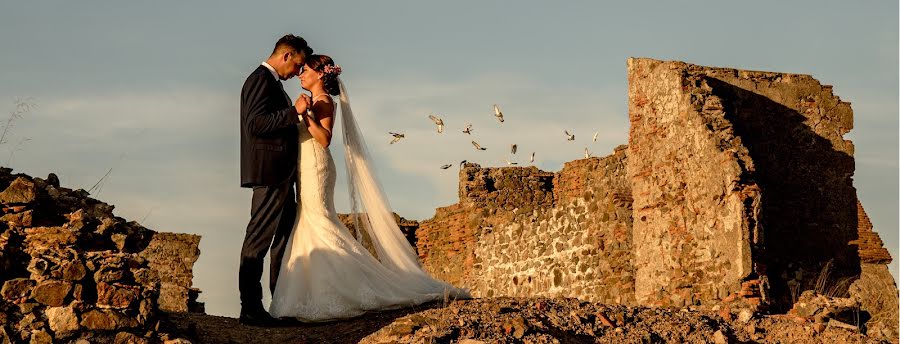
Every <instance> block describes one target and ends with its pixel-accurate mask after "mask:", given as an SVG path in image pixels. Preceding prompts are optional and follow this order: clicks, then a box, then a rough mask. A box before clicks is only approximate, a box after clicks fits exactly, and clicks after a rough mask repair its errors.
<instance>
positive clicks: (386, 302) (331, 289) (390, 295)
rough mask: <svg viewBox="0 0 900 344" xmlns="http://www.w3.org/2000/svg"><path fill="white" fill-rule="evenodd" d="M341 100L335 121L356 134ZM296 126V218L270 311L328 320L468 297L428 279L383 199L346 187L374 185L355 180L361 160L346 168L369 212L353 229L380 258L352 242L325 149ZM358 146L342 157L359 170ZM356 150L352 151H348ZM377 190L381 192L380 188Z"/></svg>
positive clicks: (360, 154)
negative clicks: (340, 211) (363, 234)
mask: <svg viewBox="0 0 900 344" xmlns="http://www.w3.org/2000/svg"><path fill="white" fill-rule="evenodd" d="M342 88H343V85H342ZM342 91H344V92H346V90H343V89H342ZM345 97H346V95H345V94H344V95H342V96H341V100H342V104H341V105H342V111H341V117H342V118H340V119H339V120H341V121H348V115H349V116H351V117H350V118H349V122H350V124H351V125H352V127H353V128H349V131H350V133H349V134H351V135H352V134H354V133H355V134H358V132H355V131H356V130H357V129H356V128H355V122H354V121H353V119H352V112H350V111H349V103H347V102H346V98H345ZM345 103H346V105H347V106H346V107H344V105H345ZM348 112H349V113H348ZM335 117H337V116H335ZM344 129H345V133H344V138H345V141H347V140H348V139H349V140H350V141H353V140H354V139H358V140H361V137H356V138H354V137H352V136H351V137H348V133H347V132H346V131H348V125H347V124H346V123H345V124H344ZM298 130H299V131H300V152H299V158H298V160H299V161H298V174H299V176H298V185H299V186H298V189H299V192H298V211H297V220H296V222H295V224H294V229H293V231H292V233H291V237H290V239H289V241H288V246H287V249H286V251H285V255H284V259H283V260H282V263H281V271H280V273H279V277H278V281H277V283H276V286H275V292H274V294H273V295H272V303H271V305H270V307H269V313H270V314H271V315H272V316H275V317H294V318H297V319H298V320H300V321H305V322H317V321H328V320H334V319H343V318H350V317H355V316H358V315H360V314H363V313H365V312H367V311H371V310H386V309H395V308H401V307H407V306H413V305H418V304H421V303H424V302H427V301H432V300H441V299H443V298H445V297H449V298H456V299H459V298H470V297H471V296H470V294H469V293H468V292H467V291H466V290H463V289H459V288H456V287H453V286H452V285H449V284H447V283H446V282H443V281H440V280H437V279H434V278H432V277H431V276H429V275H428V274H427V273H426V272H425V271H423V270H422V269H421V266H420V265H419V263H418V261H417V258H416V256H415V251H414V250H413V248H412V246H410V244H409V243H408V242H407V241H406V239H405V237H404V236H403V234H402V233H401V232H400V230H399V228H398V227H397V225H396V223H395V222H394V219H393V217H391V218H390V219H389V220H386V221H385V220H384V218H386V216H380V215H385V214H384V212H385V211H386V210H385V209H388V210H389V209H390V208H389V206H388V205H387V204H386V203H387V202H386V200H384V199H381V200H378V202H376V204H374V205H371V204H369V203H371V200H369V201H370V202H368V203H367V201H366V200H365V198H366V195H367V193H371V191H372V190H359V189H357V188H354V187H352V186H354V185H355V186H356V187H362V188H367V189H371V188H372V187H373V186H372V185H368V184H366V183H365V181H362V182H360V181H359V180H358V179H359V178H358V177H359V175H360V173H359V172H360V171H362V172H364V173H362V174H370V173H371V171H369V170H368V168H369V165H368V161H364V163H363V165H365V166H364V167H363V168H364V169H365V170H359V169H357V170H355V171H354V170H352V169H351V171H349V172H350V174H351V179H354V176H356V177H357V178H356V184H354V181H353V180H351V184H352V185H351V193H356V190H359V192H360V193H361V194H362V195H361V196H362V198H363V199H364V200H362V203H363V204H364V205H365V206H366V208H367V209H366V210H368V214H369V215H368V216H364V217H362V219H363V220H364V221H365V223H359V222H357V225H356V226H355V227H357V228H360V227H362V228H363V229H366V230H368V234H369V237H371V239H372V240H371V241H372V244H373V245H374V246H375V247H374V249H375V251H376V254H377V256H378V257H379V258H376V257H375V256H373V254H372V253H370V252H369V251H368V250H367V249H366V247H365V246H363V244H362V243H361V242H360V241H357V239H356V238H354V236H353V234H352V233H351V232H350V230H348V228H347V227H346V226H344V225H343V224H342V223H341V221H340V220H339V219H338V216H337V212H336V211H335V208H334V187H335V179H336V178H335V177H336V176H335V164H334V160H333V159H332V157H331V152H330V150H329V149H328V148H325V147H323V146H322V145H321V144H319V142H318V141H316V140H315V139H314V138H313V137H312V136H311V135H310V133H309V131H308V130H307V129H306V127H305V126H303V125H302V124H301V125H300V127H299V128H298ZM346 144H347V143H346V142H345V145H346ZM361 144H362V151H359V150H358V148H356V147H347V148H348V153H349V154H351V155H354V158H355V159H357V160H356V161H355V162H349V160H350V157H348V162H349V163H350V164H352V165H354V166H357V167H359V166H358V165H359V163H360V161H359V160H360V159H367V158H368V154H367V153H366V152H365V149H364V147H365V146H364V143H361ZM354 149H357V151H355V152H354V151H353V150H354ZM362 177H365V176H362ZM370 177H372V178H373V179H372V180H371V181H370V182H371V183H370V184H374V187H377V182H374V176H370ZM375 191H378V195H380V188H378V190H375ZM378 195H375V196H378ZM381 203H383V204H381ZM382 206H383V208H382ZM373 208H378V209H373ZM376 212H378V214H376ZM391 215H393V214H391ZM359 233H360V232H357V236H356V237H361V236H360V235H359ZM400 239H402V243H401V242H400V241H399V240H400ZM404 246H405V247H404ZM379 259H380V260H379Z"/></svg>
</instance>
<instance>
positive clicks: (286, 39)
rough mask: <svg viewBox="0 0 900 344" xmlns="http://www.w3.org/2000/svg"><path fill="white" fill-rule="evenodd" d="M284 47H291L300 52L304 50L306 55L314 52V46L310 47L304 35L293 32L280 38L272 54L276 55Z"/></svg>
mask: <svg viewBox="0 0 900 344" xmlns="http://www.w3.org/2000/svg"><path fill="white" fill-rule="evenodd" d="M283 48H290V49H292V50H294V51H296V52H298V53H299V52H304V53H306V56H309V55H312V53H313V50H312V48H310V47H309V44H307V43H306V40H305V39H303V37H300V36H294V35H293V34H287V35H284V36H282V37H281V38H279V39H278V42H276V43H275V49H272V55H275V54H276V53H278V51H279V50H281V49H283Z"/></svg>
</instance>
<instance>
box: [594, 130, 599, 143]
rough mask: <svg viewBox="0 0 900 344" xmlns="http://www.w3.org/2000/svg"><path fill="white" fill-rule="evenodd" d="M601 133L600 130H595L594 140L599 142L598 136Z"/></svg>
mask: <svg viewBox="0 0 900 344" xmlns="http://www.w3.org/2000/svg"><path fill="white" fill-rule="evenodd" d="M598 135H600V132H599V131H597V132H594V142H597V136H598Z"/></svg>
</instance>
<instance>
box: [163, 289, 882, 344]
mask: <svg viewBox="0 0 900 344" xmlns="http://www.w3.org/2000/svg"><path fill="white" fill-rule="evenodd" d="M169 321H170V322H171V326H173V332H176V333H178V334H179V335H180V336H182V337H184V338H188V339H190V340H191V341H193V342H195V343H357V342H359V343H467V344H476V343H881V342H882V341H879V340H875V339H872V338H868V337H866V336H865V335H863V334H861V333H860V332H859V331H858V330H856V329H848V328H844V327H841V326H843V324H839V323H831V324H827V325H821V324H819V325H817V324H815V323H813V322H805V321H803V320H802V319H800V318H798V317H792V316H784V315H775V316H760V315H754V314H749V313H748V314H738V315H737V316H735V317H733V318H732V319H731V320H725V319H723V318H722V317H721V316H720V314H719V313H718V312H702V311H697V310H689V309H653V308H645V307H626V306H610V305H603V304H599V303H590V302H584V301H579V300H577V299H567V298H506V297H504V298H486V299H475V300H459V301H450V302H446V303H445V302H434V303H429V304H424V305H420V306H417V307H413V308H409V309H403V310H394V311H386V312H379V313H371V314H366V315H364V316H361V317H358V318H355V319H350V320H345V321H336V322H329V323H319V324H305V325H301V326H297V327H288V328H275V329H272V328H256V327H247V326H241V325H240V324H238V322H237V320H236V319H233V318H226V317H218V316H210V315H203V314H177V315H172V316H171V318H170V319H169ZM845 327H846V326H845Z"/></svg>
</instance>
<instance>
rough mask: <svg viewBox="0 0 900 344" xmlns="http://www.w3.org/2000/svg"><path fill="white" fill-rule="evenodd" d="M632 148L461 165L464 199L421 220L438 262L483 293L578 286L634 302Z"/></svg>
mask: <svg viewBox="0 0 900 344" xmlns="http://www.w3.org/2000/svg"><path fill="white" fill-rule="evenodd" d="M625 160H626V155H625V148H624V146H623V147H619V148H618V149H617V150H616V152H615V153H614V154H613V155H611V156H609V157H605V158H602V159H600V158H591V159H585V160H577V161H573V162H569V163H567V164H566V165H565V167H564V168H563V170H562V171H560V172H559V173H556V174H552V173H547V172H543V171H540V170H537V169H536V168H533V167H531V168H521V167H520V168H480V167H478V166H477V165H475V164H467V165H466V166H465V167H464V168H463V169H462V171H460V196H461V197H460V199H461V202H460V204H456V205H453V206H450V207H445V208H439V209H438V212H437V214H436V215H435V217H434V218H432V219H430V220H426V221H424V222H422V223H421V225H420V228H419V229H418V233H419V241H418V242H419V252H420V257H421V258H422V261H423V262H424V265H425V267H426V269H427V270H429V272H431V273H432V274H434V275H435V276H437V277H439V278H442V279H444V280H447V281H450V282H452V283H456V284H458V285H462V286H466V287H469V288H472V291H473V293H474V294H475V295H476V296H500V295H504V296H529V295H540V296H571V297H579V298H582V299H586V300H593V301H604V302H610V303H624V304H633V303H634V297H633V295H632V294H630V293H629V292H628V291H630V290H633V288H634V281H633V277H632V274H633V272H632V267H631V235H630V232H631V226H630V224H631V198H630V190H629V187H628V185H627V182H626V179H625Z"/></svg>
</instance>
